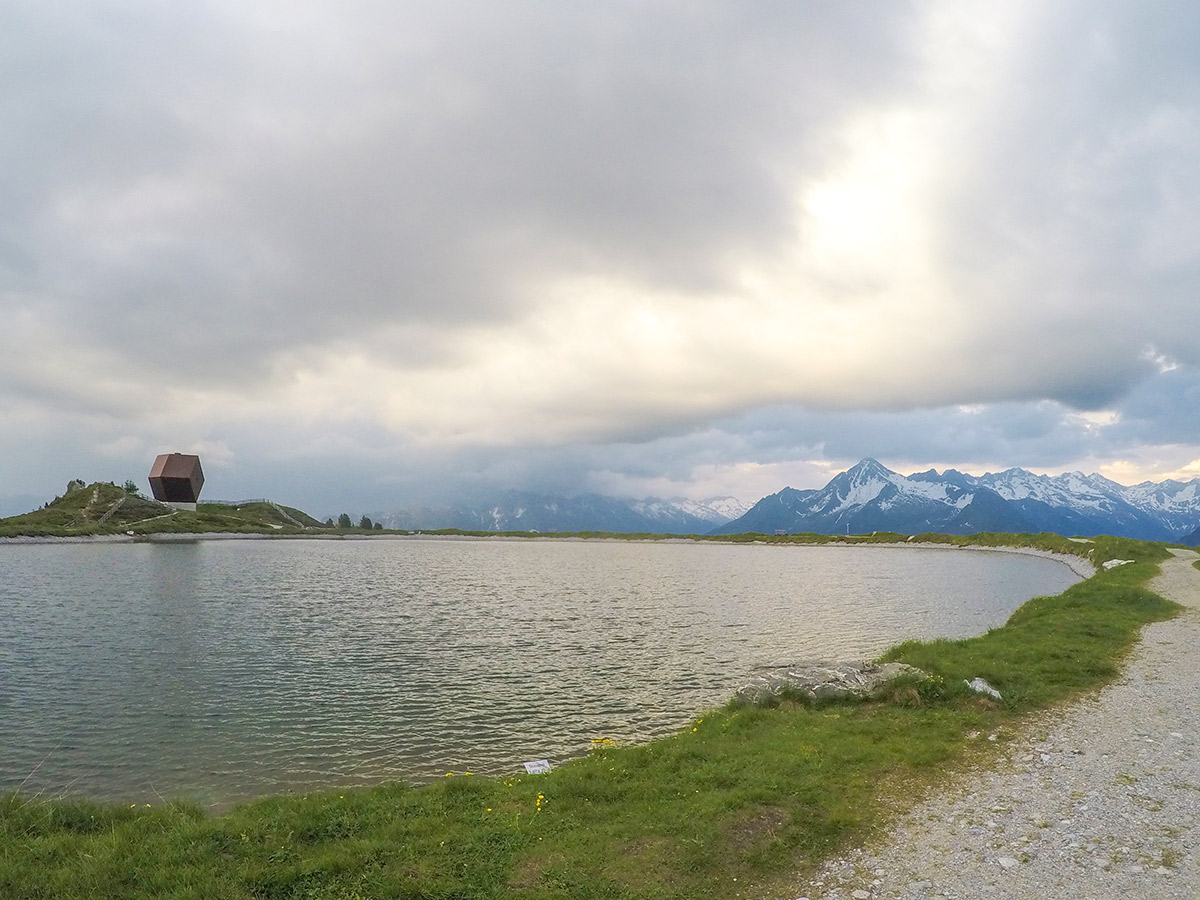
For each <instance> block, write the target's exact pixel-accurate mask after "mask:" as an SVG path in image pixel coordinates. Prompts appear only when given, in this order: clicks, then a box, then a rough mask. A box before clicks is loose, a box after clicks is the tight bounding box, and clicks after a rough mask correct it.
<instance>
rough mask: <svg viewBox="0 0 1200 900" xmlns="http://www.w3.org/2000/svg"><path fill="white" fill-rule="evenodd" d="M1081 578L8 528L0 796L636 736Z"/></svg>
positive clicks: (377, 774)
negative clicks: (805, 662) (19, 533)
mask: <svg viewBox="0 0 1200 900" xmlns="http://www.w3.org/2000/svg"><path fill="white" fill-rule="evenodd" d="M1077 580H1078V578H1077V577H1076V576H1075V575H1074V574H1072V573H1071V572H1070V571H1069V570H1068V569H1067V568H1066V567H1065V566H1063V565H1062V564H1060V563H1056V562H1053V561H1051V560H1046V559H1039V558H1034V557H1029V556H1020V555H1015V554H1011V553H977V552H952V551H948V550H932V549H930V550H924V549H918V548H904V549H894V548H879V547H836V546H835V547H801V546H768V545H738V544H712V543H683V542H671V543H628V542H618V541H613V542H607V541H588V542H579V541H545V540H542V541H503V540H362V541H262V540H260V541H248V540H236V541H197V542H189V543H150V544H148V543H130V544H95V545H80V544H29V545H22V544H10V545H2V546H0V792H3V791H10V790H17V789H20V790H22V791H24V792H29V793H34V792H39V791H41V792H44V793H45V795H46V796H57V795H60V794H79V795H83V796H87V797H92V798H97V799H103V800H121V801H126V802H138V803H143V802H150V803H157V802H161V798H173V797H186V798H189V799H192V800H195V801H198V802H200V803H203V804H213V805H219V804H225V803H228V802H231V801H234V800H237V799H242V798H246V797H250V796H254V795H258V794H263V793H270V792H279V791H286V790H297V791H299V790H307V789H312V788H316V787H327V786H334V785H350V784H359V783H371V782H376V781H380V780H383V779H390V778H403V779H408V780H413V781H420V780H423V779H426V778H430V777H435V776H439V775H442V774H444V773H445V772H448V771H456V772H462V771H464V770H470V771H473V772H478V773H506V772H513V771H521V763H522V762H523V761H526V760H534V759H538V758H549V759H550V760H551V761H552V762H559V761H562V760H564V759H566V758H569V757H572V756H578V755H581V754H583V753H586V752H587V749H588V747H589V745H590V742H591V740H592V739H593V738H600V737H608V738H612V739H613V740H614V741H619V742H631V741H643V740H646V739H649V738H652V737H655V736H658V735H661V734H664V733H668V732H671V731H673V730H676V729H678V728H680V727H681V726H682V725H683V724H684V723H685V722H686V721H687V720H688V719H689V718H690V717H691V716H693V715H695V714H696V713H697V712H700V711H702V710H704V709H705V708H709V707H712V706H715V705H719V704H721V703H723V702H724V701H725V700H726V699H728V697H729V696H730V695H731V694H732V693H733V691H735V690H736V689H737V687H739V686H740V684H742V683H743V682H744V681H745V680H746V678H747V676H748V674H749V672H750V669H751V668H752V667H754V666H755V665H762V664H767V663H770V662H773V661H779V660H780V659H786V658H795V657H798V656H819V657H839V656H855V655H874V654H877V653H879V652H880V651H882V650H883V649H884V648H886V647H887V646H889V645H890V644H893V643H895V642H897V641H899V640H903V639H906V638H911V637H934V636H948V637H958V636H966V635H972V634H978V633H982V632H983V631H986V630H987V629H988V628H989V627H992V626H994V625H998V624H1000V623H1002V622H1003V621H1004V620H1005V619H1006V618H1007V617H1008V615H1009V614H1010V613H1011V612H1012V611H1013V610H1014V609H1016V608H1017V607H1018V606H1020V605H1021V604H1022V603H1023V602H1025V601H1026V600H1028V599H1029V598H1030V597H1032V596H1035V595H1038V594H1054V593H1058V592H1059V591H1061V590H1063V589H1065V588H1066V587H1067V586H1069V585H1070V584H1072V583H1074V582H1075V581H1077Z"/></svg>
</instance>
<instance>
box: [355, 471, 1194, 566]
mask: <svg viewBox="0 0 1200 900" xmlns="http://www.w3.org/2000/svg"><path fill="white" fill-rule="evenodd" d="M373 518H376V519H377V520H378V521H380V522H382V523H383V524H384V525H385V526H386V527H388V528H399V529H407V530H410V531H416V530H429V529H437V528H460V529H463V530H464V531H540V532H556V531H611V532H624V533H630V532H651V533H657V534H740V533H742V532H761V533H765V534H773V533H775V532H786V533H788V534H796V533H801V532H814V533H817V534H846V533H851V534H863V533H866V532H871V531H894V532H898V533H900V534H920V533H922V532H939V533H944V534H975V533H977V532H981V531H1000V532H1034V533H1036V532H1039V531H1051V532H1055V533H1058V534H1064V535H1089V534H1112V535H1117V536H1120V537H1131V538H1139V539H1142V540H1162V541H1181V542H1183V543H1189V544H1193V545H1198V544H1200V478H1195V479H1193V480H1191V481H1188V482H1182V481H1174V480H1168V481H1162V482H1149V481H1147V482H1143V483H1142V484H1137V485H1134V486H1132V487H1126V486H1124V485H1121V484H1118V483H1117V482H1115V481H1110V480H1109V479H1107V478H1104V477H1103V476H1101V475H1084V474H1082V473H1080V472H1070V473H1067V474H1064V475H1054V476H1050V475H1034V474H1033V473H1032V472H1027V471H1026V470H1024V469H1007V470H1005V471H1003V472H997V473H995V474H987V475H978V476H976V475H966V474H964V473H962V472H958V471H956V470H954V469H947V470H946V471H945V472H942V473H940V474H939V473H938V472H937V471H936V470H935V469H930V470H929V471H928V472H918V473H915V474H913V475H900V474H897V473H896V472H893V471H892V470H891V469H888V468H887V467H886V466H884V465H882V464H881V463H879V462H877V461H876V460H874V459H864V460H862V461H861V462H860V463H858V465H856V466H854V467H853V468H850V469H848V470H847V471H845V472H842V473H841V474H839V475H837V476H835V477H834V478H833V479H832V480H831V481H830V482H829V483H828V484H827V485H825V487H823V488H821V489H820V490H795V489H793V488H790V487H787V488H784V489H783V490H781V491H779V492H778V493H775V494H771V495H770V496H768V497H764V498H763V499H761V500H759V501H758V502H757V503H755V504H753V506H751V505H749V504H745V503H741V502H740V501H738V500H735V499H733V498H732V497H714V498H710V499H708V500H702V501H692V500H682V499H675V500H663V499H659V498H647V499H642V500H628V499H625V500H623V499H618V498H614V497H604V496H601V495H599V494H584V495H582V496H578V497H561V496H553V495H547V494H538V493H533V492H527V491H508V492H506V493H503V494H499V495H495V496H491V497H488V498H485V499H481V500H479V501H475V502H467V503H461V504H458V505H446V506H438V507H419V508H413V509H407V510H401V511H397V512H392V513H381V514H379V515H378V516H373Z"/></svg>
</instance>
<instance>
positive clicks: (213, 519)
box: [0, 482, 327, 537]
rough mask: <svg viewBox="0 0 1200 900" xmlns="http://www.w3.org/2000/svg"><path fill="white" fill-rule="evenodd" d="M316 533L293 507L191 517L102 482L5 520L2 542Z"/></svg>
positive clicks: (214, 508) (249, 507) (200, 510)
mask: <svg viewBox="0 0 1200 900" xmlns="http://www.w3.org/2000/svg"><path fill="white" fill-rule="evenodd" d="M314 529H320V530H322V531H324V530H327V529H326V528H325V526H324V524H322V523H321V522H318V521H317V520H316V519H314V518H313V517H312V516H310V515H308V514H307V513H305V512H302V511H300V510H298V509H293V508H291V507H289V506H280V505H278V504H275V503H269V502H258V503H246V504H243V505H241V506H226V505H224V504H221V503H201V504H199V506H198V507H197V509H196V511H195V512H190V511H187V510H178V509H174V508H172V507H169V506H164V505H163V504H161V503H158V502H157V501H154V500H147V499H146V498H144V497H141V496H139V495H137V494H131V493H128V492H127V491H126V490H124V489H123V488H120V487H117V486H116V485H113V484H105V483H102V482H97V483H96V484H92V485H88V486H87V487H81V488H76V489H75V490H71V491H68V492H67V494H66V495H65V496H62V497H56V498H55V499H54V500H53V501H52V502H50V503H48V504H46V506H44V507H43V508H42V509H38V510H34V511H33V512H29V513H25V514H23V515H19V516H10V517H9V518H7V519H0V537H17V536H29V537H72V536H76V535H93V534H127V533H132V534H135V535H138V534H158V533H164V532H165V533H196V532H208V531H231V532H245V533H260V534H304V533H307V532H309V531H311V530H314Z"/></svg>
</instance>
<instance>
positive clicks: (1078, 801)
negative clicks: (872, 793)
mask: <svg viewBox="0 0 1200 900" xmlns="http://www.w3.org/2000/svg"><path fill="white" fill-rule="evenodd" d="M1173 552H1174V553H1175V554H1176V558H1175V559H1173V560H1170V561H1168V562H1166V563H1164V564H1163V567H1162V574H1161V575H1160V576H1159V577H1158V578H1157V579H1156V580H1155V581H1154V582H1153V583H1152V585H1151V586H1152V588H1153V589H1154V590H1155V591H1157V592H1159V593H1160V594H1162V595H1163V596H1165V597H1168V598H1169V599H1171V600H1174V601H1175V602H1177V603H1180V604H1182V605H1184V606H1186V607H1188V610H1187V611H1186V612H1185V613H1184V614H1183V615H1181V616H1179V617H1177V618H1175V619H1172V620H1171V621H1168V622H1159V623H1155V624H1153V625H1149V626H1147V627H1146V628H1145V629H1144V630H1143V632H1142V640H1141V643H1140V644H1139V645H1138V647H1137V648H1136V650H1135V651H1134V653H1133V655H1132V656H1131V658H1130V660H1129V662H1128V663H1127V665H1126V667H1125V670H1124V673H1123V675H1122V677H1121V679H1120V680H1119V681H1118V682H1116V683H1114V684H1112V685H1110V686H1108V687H1107V688H1105V689H1104V690H1102V691H1100V692H1099V693H1098V694H1096V695H1095V696H1094V697H1091V698H1089V699H1087V700H1085V701H1083V702H1081V703H1079V704H1076V705H1074V706H1071V707H1069V708H1066V709H1061V710H1057V711H1054V712H1052V713H1048V714H1046V715H1044V716H1042V717H1041V718H1040V719H1039V720H1037V721H1035V722H1034V723H1032V725H1031V727H1029V728H1026V729H1023V730H1022V732H1021V734H1019V735H1018V736H1017V737H1015V738H1014V739H1013V740H1012V741H1011V742H1010V743H1008V745H1007V749H1006V751H1005V756H1004V757H1003V758H1002V760H1001V761H1000V763H999V765H998V766H996V767H995V768H994V769H992V770H990V771H987V772H976V773H972V774H969V775H967V776H965V777H963V778H962V779H960V780H958V781H957V783H955V784H952V785H951V786H950V787H948V788H947V789H946V790H945V791H944V792H943V793H940V794H939V795H937V796H936V797H933V798H931V799H929V800H927V801H925V802H923V803H922V804H921V805H919V806H918V807H916V808H915V809H913V810H912V811H911V812H909V813H907V814H906V815H904V816H903V817H902V818H901V819H899V820H898V821H897V822H896V823H895V825H894V827H893V829H892V830H891V832H890V833H889V834H888V835H886V836H885V837H884V838H883V840H882V842H881V843H879V844H877V845H872V846H870V847H865V848H858V849H855V850H852V851H850V852H848V853H846V854H844V855H843V856H841V857H839V858H836V859H833V860H830V861H829V862H828V863H826V865H825V867H824V869H823V870H822V871H821V872H820V873H819V874H818V875H817V876H816V877H815V878H814V879H813V880H811V881H808V882H807V883H802V884H799V885H797V886H796V888H795V889H794V890H793V892H791V893H788V894H787V895H786V897H787V898H788V900H791V898H796V897H804V898H812V900H852V898H853V900H867V898H871V900H875V898H906V900H907V898H914V900H916V898H920V900H935V898H942V900H970V898H980V897H983V898H992V897H994V898H1005V900H1007V898H1014V900H1021V898H1029V900H1033V898H1037V900H1060V898H1061V900H1087V898H1110V897H1111V898H1124V897H1130V898H1138V900H1158V898H1161V900H1180V898H1200V860H1198V859H1197V846H1198V844H1200V748H1198V739H1200V730H1198V729H1197V725H1196V723H1197V718H1198V717H1197V705H1198V698H1200V572H1197V571H1196V569H1194V568H1193V567H1192V561H1193V560H1194V559H1196V558H1197V556H1196V554H1195V553H1191V552H1188V551H1173Z"/></svg>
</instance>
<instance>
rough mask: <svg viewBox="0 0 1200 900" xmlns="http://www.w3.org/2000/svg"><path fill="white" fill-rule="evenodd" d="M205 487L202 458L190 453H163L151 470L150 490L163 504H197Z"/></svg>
mask: <svg viewBox="0 0 1200 900" xmlns="http://www.w3.org/2000/svg"><path fill="white" fill-rule="evenodd" d="M203 486H204V472H203V470H202V469H201V468H200V457H198V456H192V455H191V454H188V453H163V454H161V455H160V456H159V457H158V458H157V459H155V460H154V466H153V467H152V468H151V469H150V490H151V491H153V492H154V499H155V500H158V501H160V502H162V503H195V502H196V501H197V500H198V499H199V497H200V488H202V487H203Z"/></svg>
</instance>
